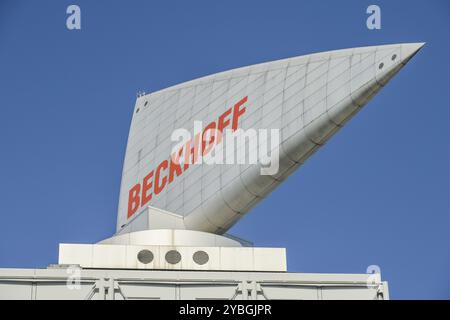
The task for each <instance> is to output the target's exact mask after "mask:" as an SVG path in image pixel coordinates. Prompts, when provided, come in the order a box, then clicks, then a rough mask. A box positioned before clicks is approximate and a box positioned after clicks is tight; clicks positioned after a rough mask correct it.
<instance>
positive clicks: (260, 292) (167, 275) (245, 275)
mask: <svg viewBox="0 0 450 320" xmlns="http://www.w3.org/2000/svg"><path fill="white" fill-rule="evenodd" d="M78 276H80V277H79V278H77V277H78ZM368 279H369V275H367V274H306V273H284V272H280V273H272V272H270V273H269V272H204V271H137V270H114V269H109V270H107V269H95V270H94V269H92V270H86V269H82V270H80V269H77V268H74V267H69V268H62V267H60V268H50V269H0V299H2V300H3V299H27V300H28V299H33V300H41V299H42V300H45V299H88V300H91V299H93V300H99V299H100V300H104V299H110V300H124V299H170V300H176V299H186V300H191V299H230V300H248V299H251V300H269V299H308V300H328V299H369V300H373V299H389V294H388V286H387V283H386V282H381V281H380V282H378V283H377V284H375V285H373V286H368V285H367V281H368ZM77 280H79V287H77Z"/></svg>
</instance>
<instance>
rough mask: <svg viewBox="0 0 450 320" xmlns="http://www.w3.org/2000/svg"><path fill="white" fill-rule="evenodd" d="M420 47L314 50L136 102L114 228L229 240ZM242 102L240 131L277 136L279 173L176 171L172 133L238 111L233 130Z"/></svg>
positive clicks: (207, 168) (256, 169) (245, 168)
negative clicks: (220, 236) (225, 235)
mask: <svg viewBox="0 0 450 320" xmlns="http://www.w3.org/2000/svg"><path fill="white" fill-rule="evenodd" d="M422 46H423V43H408V44H394V45H382V46H372V47H362V48H352V49H344V50H336V51H329V52H321V53H315V54H311V55H305V56H299V57H293V58H288V59H283V60H278V61H273V62H267V63H262V64H257V65H252V66H248V67H243V68H238V69H234V70H230V71H226V72H221V73H217V74H213V75H210V76H206V77H203V78H199V79H196V80H192V81H188V82H185V83H181V84H178V85H175V86H173V87H169V88H166V89H164V90H160V91H157V92H154V93H151V94H147V95H144V96H141V97H138V99H137V101H136V106H135V109H134V114H133V119H132V122H131V128H130V133H129V138H128V145H127V150H126V155H125V162H124V167H123V175H122V183H121V191H120V198H119V209H118V219H117V232H118V233H119V234H123V233H127V232H131V231H138V230H146V229H161V228H170V229H188V230H198V231H205V232H211V233H216V234H223V233H224V232H226V231H227V230H228V229H229V228H230V227H231V226H232V225H233V224H235V223H236V222H237V221H238V220H239V219H240V218H241V217H242V216H243V215H244V214H246V213H247V212H248V211H249V210H250V209H251V208H252V207H253V206H254V205H255V204H257V203H258V202H260V201H261V200H262V199H264V197H266V196H267V195H268V194H269V193H270V192H271V191H272V190H274V189H275V188H276V187H277V186H278V185H279V184H280V183H282V182H283V180H284V179H286V178H287V177H288V176H289V175H290V174H291V173H292V172H293V171H294V170H296V169H297V168H298V167H299V166H300V165H301V164H302V163H303V162H305V161H306V160H307V159H308V158H309V157H310V156H311V155H312V154H313V153H314V152H315V151H316V150H317V149H318V148H319V147H320V146H322V145H323V144H324V143H325V142H326V141H327V140H328V139H329V138H330V137H331V136H332V135H333V134H334V133H336V132H337V131H338V130H339V129H340V128H341V127H342V126H343V125H344V124H345V123H346V121H348V120H349V119H350V118H351V117H352V116H353V115H355V114H356V113H357V112H358V111H359V110H361V108H362V107H363V106H364V105H365V104H366V103H367V102H368V101H369V100H370V99H371V98H372V97H373V96H374V95H375V94H376V93H377V92H378V91H379V90H380V89H381V88H382V87H383V86H384V85H385V84H386V83H387V82H388V81H389V80H390V79H391V78H392V77H393V76H394V75H395V74H396V73H397V72H398V71H399V70H400V69H401V68H402V67H403V66H404V65H405V64H406V63H407V62H408V61H409V59H410V58H411V57H412V56H413V55H414V54H415V53H416V52H417V51H418V50H419V49H420V48H421V47H422ZM244 98H245V102H244V103H242V99H244ZM238 102H241V103H242V105H241V106H240V109H239V110H241V109H242V108H245V112H242V114H240V115H239V119H238V122H239V123H238V125H237V126H238V127H239V128H242V129H244V130H246V129H249V128H256V129H262V128H267V129H272V128H275V129H279V130H280V138H281V147H280V150H279V151H280V165H279V171H278V173H276V174H274V175H261V173H260V168H261V165H259V164H247V165H220V164H217V165H208V164H196V165H191V166H189V168H188V169H187V170H185V171H183V172H182V173H181V174H179V175H177V171H176V170H175V169H174V168H172V170H170V168H169V167H170V155H171V150H172V148H173V146H174V142H173V141H171V139H170V138H171V133H172V132H173V131H174V130H175V129H177V128H186V129H188V130H190V131H191V132H192V131H193V126H194V121H196V120H197V121H199V120H200V121H202V122H203V125H204V126H206V125H207V124H209V123H211V122H214V121H216V122H218V118H219V117H220V116H221V115H223V114H224V113H225V112H226V111H227V110H229V109H230V108H231V111H230V112H229V113H228V114H226V115H225V121H227V120H229V123H228V127H230V126H231V125H232V123H231V122H232V120H234V117H235V115H234V114H233V113H234V111H235V110H234V108H233V107H234V106H235V104H236V103H238ZM227 118H228V119H227ZM166 160H167V162H165V161H166ZM160 164H162V165H161V166H160ZM170 171H172V172H170ZM157 172H158V176H157V177H156V175H157V174H156V173H157ZM178 173H179V172H178ZM149 174H150V175H151V176H150V177H148V176H149ZM146 177H147V179H146ZM155 178H156V179H155ZM156 184H158V188H156ZM133 188H134V190H133ZM155 189H157V190H155ZM155 191H156V192H155ZM157 192H158V193H157ZM149 198H151V199H150V200H149ZM148 206H151V207H154V208H158V209H162V210H157V212H158V213H159V214H158V215H157V216H154V217H153V219H152V218H151V215H150V217H149V215H148V214H146V212H147V211H148V210H147V208H148ZM154 212H155V211H154ZM150 220H151V221H150Z"/></svg>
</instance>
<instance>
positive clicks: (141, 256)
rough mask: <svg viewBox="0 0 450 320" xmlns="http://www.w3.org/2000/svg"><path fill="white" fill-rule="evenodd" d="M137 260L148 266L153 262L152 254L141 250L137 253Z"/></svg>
mask: <svg viewBox="0 0 450 320" xmlns="http://www.w3.org/2000/svg"><path fill="white" fill-rule="evenodd" d="M137 258H138V260H139V262H141V263H143V264H148V263H150V262H152V261H153V253H152V252H151V251H150V250H146V249H144V250H141V251H139V253H138V255H137Z"/></svg>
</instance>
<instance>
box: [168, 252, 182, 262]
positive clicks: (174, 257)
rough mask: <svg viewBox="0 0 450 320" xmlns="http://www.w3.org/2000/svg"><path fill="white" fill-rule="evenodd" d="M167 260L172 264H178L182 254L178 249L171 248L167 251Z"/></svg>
mask: <svg viewBox="0 0 450 320" xmlns="http://www.w3.org/2000/svg"><path fill="white" fill-rule="evenodd" d="M166 261H167V262H168V263H170V264H177V263H178V262H180V261H181V254H180V253H179V252H178V251H176V250H170V251H169V252H167V253H166Z"/></svg>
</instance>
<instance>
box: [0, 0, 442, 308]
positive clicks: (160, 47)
mask: <svg viewBox="0 0 450 320" xmlns="http://www.w3.org/2000/svg"><path fill="white" fill-rule="evenodd" d="M72 3H74V4H78V5H79V6H80V7H81V28H82V29H81V30H78V31H69V30H68V29H67V28H66V18H67V15H66V8H67V6H68V5H69V4H72ZM370 4H378V5H379V6H380V8H381V27H382V28H381V30H369V29H367V27H366V18H367V17H368V15H367V14H366V8H367V6H368V5H370ZM400 42H427V45H426V46H425V47H424V48H423V49H422V50H421V51H420V52H419V54H418V55H416V56H415V57H414V59H413V60H412V61H411V62H410V63H409V64H408V65H407V66H406V67H405V68H404V69H403V70H402V71H401V72H400V73H399V74H398V75H397V76H396V77H395V78H394V79H393V80H392V81H391V82H390V83H389V84H388V85H387V86H386V87H385V88H384V89H383V90H382V91H381V92H380V93H379V94H378V95H377V96H376V97H375V99H374V100H372V101H371V102H370V103H369V105H367V107H366V108H365V109H364V110H363V111H362V112H360V113H359V114H358V115H357V116H356V117H355V118H354V119H353V120H352V121H351V122H350V123H349V124H348V125H347V126H346V127H345V128H344V129H343V130H341V131H340V132H339V133H338V134H337V135H336V136H335V137H334V138H333V139H332V140H331V141H330V142H329V143H328V144H327V145H326V146H325V147H324V148H322V149H321V150H319V152H318V153H317V154H315V155H314V156H313V157H312V158H311V159H310V160H309V161H308V162H307V163H306V164H305V165H304V166H303V167H301V168H300V169H299V170H298V171H297V172H296V173H295V174H293V175H292V176H291V177H290V178H289V179H288V181H286V182H285V183H284V184H283V185H282V186H281V187H280V188H278V189H277V190H276V191H275V192H273V193H272V194H271V195H270V196H269V197H268V198H267V199H266V200H264V201H263V202H261V203H260V204H259V205H258V206H257V207H256V208H255V209H253V211H252V212H251V213H250V214H248V215H247V216H246V217H245V218H244V219H243V220H241V221H240V222H239V223H238V224H237V225H236V226H235V227H234V228H233V229H232V230H231V233H233V234H235V235H238V236H241V237H243V238H246V239H248V240H251V241H253V242H254V243H255V245H257V246H280V247H287V256H288V269H289V271H292V272H325V273H338V272H342V273H364V272H366V268H367V266H369V265H374V264H375V265H379V266H380V268H381V273H382V277H383V279H385V280H387V281H389V287H390V294H391V298H394V299H404V298H450V232H449V227H450V179H449V178H450V168H449V164H450V149H449V147H450V141H449V139H450V125H449V123H450V103H449V102H450V99H449V97H450V80H449V79H450V78H449V74H450V63H449V59H450V1H447V0H442V1H437V0H435V1H361V0H355V1H348V0H347V1H331V0H330V1H318V0H308V1H299V0H298V1H278V0H277V1H274V0H272V1H261V0H258V1H242V0H239V1H232V0H226V1H194V0H189V1H186V0H184V1H177V2H174V1H99V0H95V1H92V0H91V1H87V0H71V1H65V0H58V1H17V0H10V1H8V0H1V2H0V150H1V151H0V178H1V183H0V217H1V221H2V226H1V229H0V230H1V231H0V267H22V268H32V267H40V268H42V267H46V266H47V265H48V264H50V263H55V262H57V252H58V243H60V242H72V243H94V242H96V241H99V240H101V239H104V238H106V237H109V236H111V235H112V234H113V233H114V231H115V223H116V210H117V201H118V193H119V184H120V177H121V170H122V161H123V157H124V152H125V146H126V139H127V135H128V128H129V124H130V119H131V115H132V110H133V106H134V101H135V98H136V92H137V91H140V90H144V91H146V92H151V91H155V90H158V89H162V88H164V87H167V86H170V85H173V84H176V83H179V82H183V81H186V80H190V79H193V78H196V77H199V76H203V75H206V74H210V73H215V72H218V71H223V70H227V69H231V68H235V67H239V66H245V65H249V64H254V63H259V62H264V61H270V60H275V59H279V58H285V57H291V56H296V55H302V54H308V53H312V52H317V51H325V50H332V49H341V48H348V47H356V46H366V45H377V44H389V43H400Z"/></svg>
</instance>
